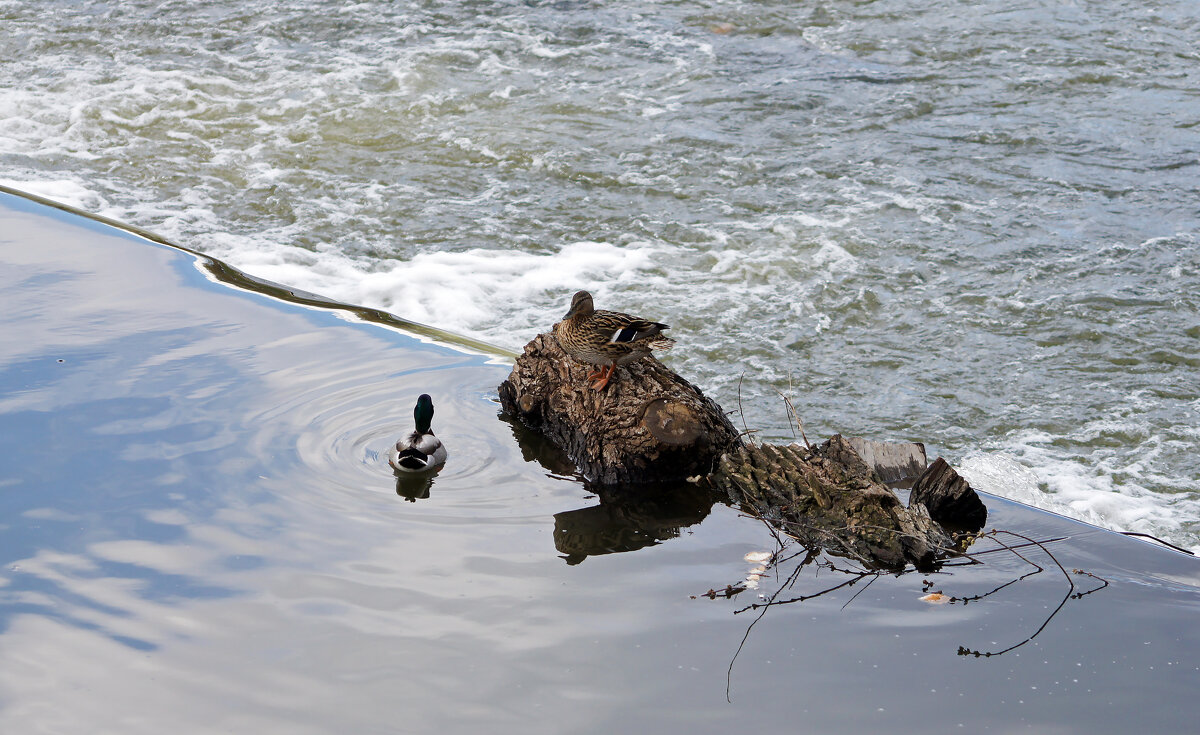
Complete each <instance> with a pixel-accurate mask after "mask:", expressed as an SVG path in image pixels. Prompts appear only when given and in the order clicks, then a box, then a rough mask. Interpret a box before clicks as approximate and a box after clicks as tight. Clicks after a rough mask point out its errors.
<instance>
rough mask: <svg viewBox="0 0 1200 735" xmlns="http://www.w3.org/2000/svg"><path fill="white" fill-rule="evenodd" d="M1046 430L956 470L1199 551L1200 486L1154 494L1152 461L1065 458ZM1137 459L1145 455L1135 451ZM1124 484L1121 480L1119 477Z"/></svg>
mask: <svg viewBox="0 0 1200 735" xmlns="http://www.w3.org/2000/svg"><path fill="white" fill-rule="evenodd" d="M1059 438H1060V437H1055V436H1053V435H1051V434H1048V433H1046V432H1041V431H1026V432H1018V433H1017V434H1016V435H1014V436H1013V437H1012V439H1011V441H1010V442H1009V443H1008V446H1007V448H1006V449H1004V450H999V451H986V452H976V453H971V454H968V455H966V456H965V457H963V459H962V460H960V461H959V462H958V464H956V466H955V469H956V470H957V471H958V472H959V474H961V475H962V476H963V478H964V479H966V480H967V482H969V483H970V484H971V486H972V487H975V488H977V489H979V490H982V491H984V492H987V493H991V494H993V495H998V496H1000V497H1003V498H1008V499H1009V500H1015V501H1017V502H1019V503H1024V504H1026V505H1032V506H1034V507H1036V508H1041V509H1043V510H1048V511H1051V512H1054V513H1059V514H1061V515H1064V516H1067V517H1070V518H1075V519H1077V520H1081V521H1085V522H1087V523H1091V524H1093V525H1096V526H1100V527H1101V528H1108V529H1111V530H1114V531H1135V532H1139V533H1146V534H1150V535H1152V536H1157V537H1160V538H1163V539H1164V540H1166V541H1169V542H1171V543H1174V544H1176V545H1179V546H1183V547H1185V548H1190V550H1191V551H1193V552H1196V553H1200V543H1197V542H1196V540H1195V536H1194V535H1193V534H1192V533H1190V532H1189V531H1188V529H1187V524H1189V523H1191V524H1194V523H1195V522H1196V520H1197V519H1200V482H1197V481H1186V480H1185V481H1182V482H1181V481H1179V480H1173V484H1175V485H1177V486H1179V490H1180V492H1179V493H1178V494H1165V493H1161V492H1155V491H1153V490H1150V489H1148V488H1147V487H1146V486H1145V484H1146V482H1147V481H1149V480H1152V479H1157V480H1160V481H1161V480H1163V479H1167V478H1163V477H1161V476H1158V477H1155V476H1154V472H1153V470H1152V469H1151V468H1150V467H1149V466H1148V465H1149V464H1151V463H1152V460H1153V457H1144V459H1129V458H1128V457H1126V456H1125V455H1123V454H1122V455H1117V454H1107V455H1105V454H1104V453H1102V452H1099V451H1097V452H1095V453H1093V454H1092V455H1091V456H1090V457H1089V456H1079V455H1078V454H1074V453H1068V452H1064V451H1063V450H1061V449H1059V448H1057V447H1055V446H1054V443H1055V441H1056V439H1059ZM1133 454H1134V456H1135V457H1142V456H1143V455H1141V454H1139V453H1137V452H1134V453H1133ZM1118 478H1120V480H1119V479H1118Z"/></svg>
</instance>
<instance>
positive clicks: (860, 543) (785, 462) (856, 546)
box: [708, 435, 952, 569]
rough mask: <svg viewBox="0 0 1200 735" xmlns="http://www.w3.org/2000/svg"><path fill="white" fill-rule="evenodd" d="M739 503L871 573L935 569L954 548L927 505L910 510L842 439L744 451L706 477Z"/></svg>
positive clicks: (724, 460) (729, 455) (728, 456)
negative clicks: (866, 567) (888, 569)
mask: <svg viewBox="0 0 1200 735" xmlns="http://www.w3.org/2000/svg"><path fill="white" fill-rule="evenodd" d="M708 482H709V483H711V484H712V486H713V487H714V488H716V489H718V490H720V491H722V492H725V493H727V494H728V495H729V498H730V500H731V501H733V502H734V503H737V504H739V505H741V506H742V507H743V508H744V509H745V510H747V511H749V512H751V513H753V514H754V515H757V516H759V517H760V518H763V519H764V520H766V521H767V522H768V523H771V524H772V525H773V526H775V527H776V528H778V529H780V530H781V531H783V532H784V533H786V534H787V535H789V536H791V537H793V538H796V539H798V540H799V541H800V542H801V543H803V544H804V545H806V546H808V547H809V548H814V549H825V550H827V551H829V552H831V553H834V554H838V555H843V556H848V557H853V558H855V559H857V560H859V561H861V562H863V563H864V564H867V565H870V566H882V567H893V568H899V567H903V566H905V565H906V564H910V563H911V564H914V565H916V566H917V568H919V569H920V568H926V567H928V566H930V565H931V564H932V563H933V561H934V560H935V558H936V557H937V556H939V554H940V552H943V551H945V550H947V549H949V548H950V547H951V546H952V542H951V540H950V539H949V537H948V536H947V535H946V534H945V532H944V531H942V529H941V528H940V527H939V526H938V525H937V523H935V522H934V521H933V519H932V518H930V517H929V514H928V513H927V512H926V511H925V508H924V506H921V505H917V506H914V507H912V508H905V507H904V506H903V505H902V504H901V502H900V499H899V498H897V497H896V495H895V493H893V492H892V491H891V489H889V488H888V487H886V486H885V485H883V483H881V482H880V480H879V477H878V475H876V473H875V471H874V470H873V469H872V468H871V467H870V466H868V465H867V463H866V462H865V461H863V458H862V457H860V456H859V455H858V453H857V452H855V451H854V449H853V448H851V446H850V443H849V442H848V441H847V440H846V439H845V438H843V437H842V436H841V435H834V436H833V437H832V438H830V439H829V440H828V441H826V442H825V443H824V444H821V445H820V446H819V447H815V448H814V449H813V451H811V452H810V451H809V450H807V449H805V448H804V447H801V446H799V445H795V444H791V445H786V446H780V445H772V444H762V445H747V446H743V447H741V448H739V449H736V450H734V451H731V452H729V453H727V454H726V455H725V456H723V457H722V458H721V462H720V464H719V466H718V468H717V470H716V471H715V472H713V473H712V474H711V475H710V476H709V477H708Z"/></svg>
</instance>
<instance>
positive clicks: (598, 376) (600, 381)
mask: <svg viewBox="0 0 1200 735" xmlns="http://www.w3.org/2000/svg"><path fill="white" fill-rule="evenodd" d="M616 369H617V366H616V365H605V366H604V367H603V368H601V369H600V370H599V371H598V372H597V373H595V375H594V376H589V377H588V379H589V380H592V378H593V377H594V378H595V380H592V390H604V388H605V386H607V385H608V381H609V379H611V378H612V374H613V372H614V371H615V370H616Z"/></svg>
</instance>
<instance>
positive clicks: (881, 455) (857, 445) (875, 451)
mask: <svg viewBox="0 0 1200 735" xmlns="http://www.w3.org/2000/svg"><path fill="white" fill-rule="evenodd" d="M846 441H848V442H850V447H851V448H852V449H853V450H854V451H855V452H857V453H858V456H860V457H862V458H863V461H864V462H866V463H867V466H869V467H871V468H873V469H874V470H875V474H877V475H879V479H880V480H883V481H884V482H887V483H894V482H901V481H903V480H915V479H917V478H918V477H920V476H921V475H922V474H923V473H924V472H925V465H926V464H927V462H928V460H926V458H925V445H924V444H921V443H919V442H906V443H897V442H878V441H873V440H871V439H863V438H862V437H859V436H852V437H850V438H849V439H847V440H846Z"/></svg>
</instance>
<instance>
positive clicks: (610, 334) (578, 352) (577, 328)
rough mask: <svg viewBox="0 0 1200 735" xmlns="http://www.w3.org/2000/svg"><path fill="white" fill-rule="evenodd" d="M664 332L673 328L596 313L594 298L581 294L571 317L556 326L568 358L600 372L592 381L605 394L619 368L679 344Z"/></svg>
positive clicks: (584, 293) (574, 305)
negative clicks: (604, 391)
mask: <svg viewBox="0 0 1200 735" xmlns="http://www.w3.org/2000/svg"><path fill="white" fill-rule="evenodd" d="M664 329H670V327H669V326H668V325H666V324H663V323H662V322H652V321H649V320H647V319H642V318H641V317H636V316H630V315H629V314H622V313H621V312H618V311H604V310H603V309H596V308H595V306H594V305H593V303H592V295H591V294H590V293H588V292H587V291H579V292H577V293H576V294H575V296H574V298H572V299H571V309H570V310H569V311H568V312H567V315H566V316H565V317H563V320H562V321H561V322H559V323H558V324H555V325H554V337H555V339H557V340H558V344H559V345H560V346H561V347H562V348H563V351H564V352H566V353H567V354H568V355H570V356H571V357H573V358H575V359H576V360H580V361H582V362H586V363H589V364H591V365H596V366H598V367H599V368H600V369H599V370H596V371H594V372H592V374H591V375H589V376H588V380H589V381H591V386H592V388H593V389H594V390H604V387H605V386H607V385H608V381H609V380H610V379H611V378H612V376H613V373H614V372H615V371H616V369H617V366H618V365H625V364H627V363H630V362H633V361H634V360H640V359H642V358H643V357H646V356H648V355H649V354H650V351H651V350H655V349H659V350H665V349H669V348H670V347H671V345H673V344H675V340H673V339H671V338H670V337H667V336H666V335H664V334H662V331H663V330H664Z"/></svg>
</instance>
